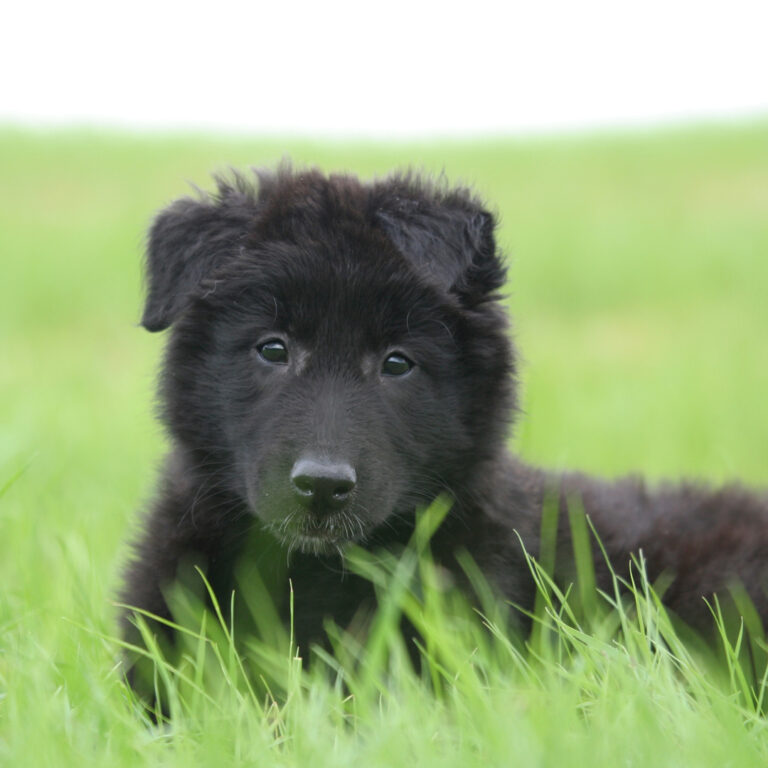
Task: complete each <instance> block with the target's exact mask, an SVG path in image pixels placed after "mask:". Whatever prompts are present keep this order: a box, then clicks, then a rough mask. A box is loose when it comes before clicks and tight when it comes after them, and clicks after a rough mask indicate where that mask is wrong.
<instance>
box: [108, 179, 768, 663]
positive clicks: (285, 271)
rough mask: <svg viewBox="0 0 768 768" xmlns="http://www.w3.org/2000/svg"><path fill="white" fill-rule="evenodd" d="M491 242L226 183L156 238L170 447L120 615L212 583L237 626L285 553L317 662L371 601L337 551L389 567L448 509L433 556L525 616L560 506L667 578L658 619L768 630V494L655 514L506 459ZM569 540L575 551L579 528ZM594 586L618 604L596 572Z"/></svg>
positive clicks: (439, 210)
mask: <svg viewBox="0 0 768 768" xmlns="http://www.w3.org/2000/svg"><path fill="white" fill-rule="evenodd" d="M494 226H495V222H494V219H493V217H492V215H491V214H490V213H489V212H488V211H487V210H486V209H485V208H484V207H483V205H482V204H481V203H480V202H478V201H477V199H476V198H475V197H473V196H472V194H470V193H469V192H468V191H467V190H465V189H454V188H448V187H444V186H442V185H440V184H435V183H432V182H430V181H429V180H425V179H419V178H416V177H414V176H409V175H404V176H393V177H391V178H388V179H385V180H383V181H378V182H374V183H370V184H363V183H361V182H360V181H358V180H357V179H355V178H353V177H350V176H330V177H325V176H323V175H321V174H320V173H318V172H315V171H310V172H292V171H290V170H288V169H282V170H279V171H278V172H277V173H274V174H272V173H260V174H258V179H257V180H254V181H253V182H251V181H247V180H245V179H244V178H243V177H240V176H235V177H233V179H231V180H219V181H218V191H217V193H216V194H215V195H213V196H211V197H201V198H199V199H188V198H187V199H182V200H179V201H177V202H175V203H174V204H173V205H171V206H170V207H169V208H167V209H166V210H165V211H163V212H162V213H161V214H160V215H159V216H158V217H157V219H156V220H155V222H154V224H153V226H152V228H151V231H150V235H149V247H148V255H147V277H148V296H147V302H146V309H145V312H144V317H143V320H142V324H143V325H144V327H145V328H147V329H148V330H150V331H161V330H164V329H166V328H168V327H169V326H170V327H172V330H171V335H170V337H169V340H168V347H167V353H166V359H165V365H164V369H163V375H162V378H161V387H160V391H161V399H162V404H163V410H162V418H163V421H164V423H165V425H166V427H167V429H168V431H169V433H170V436H171V439H172V441H173V449H172V452H171V455H170V456H169V458H168V461H167V466H166V469H165V473H164V477H163V481H162V485H161V488H160V492H159V494H158V496H157V499H156V501H155V503H154V504H153V506H152V509H151V510H150V513H149V515H148V517H147V520H146V527H145V531H144V534H143V536H142V538H141V540H140V541H139V543H138V546H137V547H136V553H135V554H136V556H135V559H134V560H133V562H132V564H131V565H130V568H129V571H128V578H127V586H126V589H125V592H124V595H123V600H124V602H126V603H127V604H129V605H132V606H135V607H138V608H141V609H145V610H148V611H150V612H152V613H155V614H158V615H160V616H169V608H168V605H167V602H166V599H165V597H164V594H165V590H166V589H167V588H168V587H169V585H170V584H172V583H173V582H174V581H175V580H177V579H186V578H187V577H186V576H185V575H184V574H185V572H186V571H187V570H188V569H189V568H190V567H191V566H192V565H199V566H201V567H202V568H203V569H204V570H205V572H206V574H207V575H208V578H209V580H210V581H211V584H212V585H213V587H214V589H215V590H216V592H217V593H218V594H219V597H220V599H221V602H222V603H223V604H227V603H228V594H229V591H230V590H231V589H232V587H233V572H234V565H235V563H236V561H237V560H238V557H240V556H241V555H242V552H243V548H244V547H245V546H246V541H247V540H249V538H250V539H252V538H253V536H254V535H255V537H256V539H257V540H258V541H259V543H260V546H261V551H262V553H263V552H265V551H271V552H272V553H273V554H274V553H277V555H278V557H277V558H275V560H276V561H277V560H279V561H280V562H282V563H285V562H286V560H287V558H286V551H291V550H292V551H293V556H292V557H291V558H290V559H289V563H290V565H289V566H288V567H289V572H288V573H282V574H281V575H280V577H279V579H277V583H276V585H274V586H275V587H276V589H277V591H278V594H275V595H274V598H275V599H276V600H277V601H278V603H280V601H281V599H282V597H283V596H284V593H285V590H286V589H287V584H288V577H290V579H291V581H292V584H293V589H294V595H295V598H294V599H295V608H294V613H295V622H296V636H297V641H298V643H299V645H300V646H301V647H302V648H303V649H304V650H306V648H307V645H308V644H309V643H311V642H312V641H314V640H318V639H320V638H321V637H322V634H323V630H322V623H323V620H324V618H326V617H331V618H333V619H334V620H335V621H336V622H337V623H338V624H340V625H342V626H344V625H346V624H348V623H349V622H350V621H351V620H352V619H353V617H354V616H355V614H356V612H357V611H358V610H359V609H360V608H361V605H363V604H364V603H366V601H367V600H369V598H370V597H371V594H370V590H369V588H368V585H367V584H366V583H364V582H363V581H362V580H358V579H355V578H351V577H350V576H349V575H347V577H346V578H344V579H342V577H341V575H340V569H339V568H338V567H337V565H335V563H337V560H338V556H339V552H340V551H341V549H342V547H343V546H344V545H345V544H346V543H348V542H356V543H357V544H359V545H362V546H364V547H369V548H376V547H392V548H396V547H397V546H399V545H401V544H403V543H404V542H405V541H407V540H408V538H409V536H410V535H411V533H412V530H413V525H414V510H415V509H416V508H417V507H420V506H424V505H426V504H428V503H429V502H431V501H432V500H433V499H434V498H435V497H436V496H438V495H439V494H441V493H447V494H448V495H449V496H450V497H451V499H452V502H453V504H452V508H451V510H450V513H449V515H448V517H447V519H446V520H445V522H444V523H443V525H442V526H441V527H440V529H439V530H438V532H437V534H436V535H435V537H434V540H433V542H432V546H433V551H434V553H435V555H436V557H437V558H438V559H439V560H440V562H441V563H442V564H443V566H444V567H446V568H448V569H455V571H456V572H457V573H458V572H459V567H458V565H457V564H456V563H455V560H454V557H453V556H454V553H455V552H456V550H458V549H463V550H467V551H468V552H469V553H470V555H471V556H472V557H473V558H474V560H475V561H476V563H477V564H478V566H479V567H480V569H481V570H482V571H483V573H484V574H485V576H486V577H487V578H488V579H489V580H490V581H491V582H493V584H495V586H496V588H497V589H498V590H499V592H500V593H501V594H502V595H503V596H505V597H506V598H508V599H510V600H512V601H514V602H515V603H517V604H519V605H522V606H531V604H532V601H533V598H534V588H533V581H532V578H531V575H530V572H529V569H528V566H527V564H526V561H525V558H524V555H523V552H522V548H521V546H520V540H522V541H523V542H524V544H525V547H526V549H527V550H528V552H530V553H531V554H533V555H536V554H537V552H538V537H539V529H540V518H541V511H542V505H543V503H544V499H545V497H546V495H547V494H549V493H554V494H557V495H558V496H559V498H560V500H561V506H562V507H563V509H565V508H566V503H567V500H569V499H574V498H577V499H578V500H579V501H580V503H581V504H583V507H584V509H585V510H586V512H587V513H588V514H589V516H590V518H591V520H592V521H593V523H594V525H595V527H596V529H597V531H598V533H599V535H600V538H601V540H602V544H603V545H604V547H605V548H606V550H607V552H608V555H609V558H610V560H611V562H612V564H613V566H614V567H615V568H616V569H617V570H618V571H619V572H625V570H626V568H627V565H628V563H629V560H630V556H631V554H632V553H636V552H638V550H639V549H641V548H642V550H643V553H644V556H645V559H646V561H647V567H648V572H649V576H650V577H651V578H652V579H653V578H656V577H657V576H658V575H660V574H661V573H663V572H666V573H667V574H669V575H670V576H671V577H673V578H674V580H673V581H672V584H671V586H670V587H669V589H668V590H667V591H666V593H665V601H666V602H667V604H668V605H669V606H670V607H671V608H672V609H673V610H674V611H675V612H676V613H677V614H679V615H680V616H681V617H682V618H683V619H685V620H686V621H688V622H689V623H692V624H694V625H697V626H701V625H703V624H704V623H705V622H706V620H707V617H708V613H709V609H708V608H707V606H706V604H705V602H704V600H703V599H702V598H703V597H706V596H710V595H712V594H713V593H715V592H717V591H726V590H727V588H728V586H729V584H730V582H731V581H732V580H734V579H738V580H740V581H741V582H742V583H743V584H745V585H746V587H747V589H748V591H749V594H750V596H751V597H752V599H753V601H754V602H755V604H756V606H757V608H758V611H759V613H760V615H761V616H762V617H763V618H765V617H768V602H767V601H766V597H765V592H764V591H763V589H762V587H763V585H764V584H765V582H766V577H768V498H767V497H766V496H765V495H762V496H761V495H757V494H754V493H750V492H747V491H745V490H743V489H741V488H739V487H737V486H731V487H728V488H725V489H722V490H718V491H710V490H707V489H704V488H701V487H697V486H695V485H678V486H665V487H661V488H659V489H656V490H655V491H653V492H650V491H648V490H647V489H646V487H645V486H644V485H643V483H642V482H641V481H640V480H636V479H624V480H619V481H617V482H603V481H600V480H594V479H590V478H587V477H585V476H581V475H576V474H566V475H553V474H548V473H545V472H543V471H540V470H537V469H533V468H530V467H528V466H525V465H524V464H522V463H521V462H520V461H519V460H517V459H515V458H513V457H511V456H509V455H508V454H507V452H506V450H505V439H506V437H507V433H508V427H509V424H510V421H511V417H512V416H513V414H514V413H515V354H514V350H513V348H512V346H511V343H510V340H509V338H508V334H507V332H506V330H507V329H506V321H505V318H504V316H503V313H502V309H501V306H500V303H499V301H498V299H499V293H498V292H499V291H500V289H501V288H502V287H503V285H504V281H505V269H504V266H503V264H502V262H501V260H500V256H499V254H498V252H497V248H496V244H495V241H494ZM560 517H561V519H566V518H567V515H560ZM249 532H250V533H249ZM254 532H255V534H254ZM558 535H559V542H558V552H562V553H565V552H569V551H571V547H570V543H569V541H568V537H569V528H568V525H567V522H566V523H565V524H561V525H560V528H559V534H558ZM246 556H250V555H246ZM262 556H263V555H259V557H262ZM558 568H562V574H563V578H566V577H567V576H566V574H567V572H568V568H567V566H566V565H562V566H558ZM596 569H597V577H598V582H599V583H600V584H602V585H603V586H607V585H608V583H607V579H608V572H607V569H606V568H605V566H604V564H603V561H602V559H601V558H597V560H596ZM280 590H283V595H281V594H279V592H280ZM129 625H130V621H129V620H128V614H126V627H128V626H129Z"/></svg>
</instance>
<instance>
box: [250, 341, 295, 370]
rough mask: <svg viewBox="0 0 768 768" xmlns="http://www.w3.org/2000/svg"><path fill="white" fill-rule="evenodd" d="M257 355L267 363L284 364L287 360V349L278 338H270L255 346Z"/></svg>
mask: <svg viewBox="0 0 768 768" xmlns="http://www.w3.org/2000/svg"><path fill="white" fill-rule="evenodd" d="M256 351H257V352H258V353H259V357H260V358H261V359H262V360H265V361H266V362H268V363H275V364H277V365H284V364H285V363H287V362H288V350H287V348H286V346H285V344H283V342H282V341H280V340H279V339H270V340H269V341H265V342H264V343H263V344H259V345H258V346H257V347H256Z"/></svg>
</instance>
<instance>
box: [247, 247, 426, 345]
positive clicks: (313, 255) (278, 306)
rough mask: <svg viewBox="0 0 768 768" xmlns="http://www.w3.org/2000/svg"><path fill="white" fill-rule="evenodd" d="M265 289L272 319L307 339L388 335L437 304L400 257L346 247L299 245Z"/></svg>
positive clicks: (400, 330)
mask: <svg viewBox="0 0 768 768" xmlns="http://www.w3.org/2000/svg"><path fill="white" fill-rule="evenodd" d="M267 294H269V296H270V297H271V300H272V304H273V307H274V311H275V323H276V324H277V325H279V326H281V327H283V328H285V330H286V331H287V332H289V333H291V335H293V336H295V337H297V338H304V339H307V340H311V339H317V338H318V337H321V336H337V337H338V336H358V337H359V336H360V335H361V334H362V335H366V334H370V335H371V336H372V337H376V338H377V341H378V342H381V341H384V340H387V341H388V340H391V338H392V337H396V336H398V335H402V333H403V332H404V330H406V329H407V327H408V324H409V322H411V320H414V321H415V319H416V315H419V314H421V313H422V312H423V311H427V310H428V309H431V310H432V311H435V310H436V309H437V307H436V301H435V296H434V292H433V291H431V290H430V289H429V287H428V286H426V285H424V284H423V283H422V282H421V281H420V279H419V277H418V275H416V274H415V272H414V271H413V270H411V269H410V268H408V266H407V265H406V264H405V263H404V261H403V260H402V259H397V258H391V256H389V255H385V254H380V255H379V257H376V255H375V254H374V255H373V257H372V254H371V253H365V252H355V251H349V250H347V251H339V252H337V253H335V254H332V255H330V256H329V254H328V253H323V252H322V249H321V251H320V252H318V251H314V252H312V251H302V252H300V253H298V254H296V259H295V260H294V261H293V262H292V263H287V262H285V261H282V262H281V263H280V264H279V265H278V268H277V269H276V270H271V274H270V275H269V278H268V279H267V280H266V281H265V283H264V285H263V286H262V296H264V297H265V298H266V295H267ZM414 313H416V315H414Z"/></svg>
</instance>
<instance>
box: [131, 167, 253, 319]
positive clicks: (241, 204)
mask: <svg viewBox="0 0 768 768" xmlns="http://www.w3.org/2000/svg"><path fill="white" fill-rule="evenodd" d="M232 191H234V190H232V189H231V188H227V187H226V186H225V185H223V183H222V182H220V183H219V195H218V197H216V198H213V199H208V198H203V199H201V200H194V199H192V198H182V199H181V200H177V201H176V202H175V203H172V204H171V205H170V206H168V208H166V209H165V210H164V211H162V212H161V213H160V214H159V215H158V216H157V218H156V219H155V221H154V223H153V224H152V227H151V228H150V230H149V241H148V244H147V260H146V275H147V301H146V304H145V306H144V314H143V316H142V318H141V324H142V325H143V326H144V327H145V328H146V329H147V330H148V331H162V330H164V329H165V328H167V327H168V326H169V325H170V324H171V323H172V322H173V321H174V320H175V319H176V318H177V317H178V316H179V314H180V313H181V312H182V311H183V310H184V309H185V308H186V306H187V305H188V303H189V302H190V300H191V299H192V298H193V297H194V296H195V295H196V292H197V290H198V289H199V287H200V284H201V282H202V281H203V280H204V279H205V278H206V277H207V276H208V275H210V274H211V273H212V272H213V271H214V270H215V269H216V268H217V267H218V266H220V265H221V264H223V263H225V262H226V261H228V260H229V259H230V258H232V257H233V256H234V255H235V254H236V253H237V251H238V248H239V246H240V245H241V243H242V242H243V241H244V239H245V238H246V236H247V235H248V225H249V222H250V220H251V219H252V216H253V213H254V211H253V208H252V207H250V206H249V205H248V202H252V201H249V200H247V199H244V198H243V197H242V196H241V199H240V200H232V199H231V197H230V196H228V195H227V194H226V193H227V192H232Z"/></svg>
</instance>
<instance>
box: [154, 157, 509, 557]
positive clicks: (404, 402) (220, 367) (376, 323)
mask: <svg viewBox="0 0 768 768" xmlns="http://www.w3.org/2000/svg"><path fill="white" fill-rule="evenodd" d="M493 230H494V222H493V219H492V217H491V215H490V214H489V213H487V212H486V211H485V210H484V209H483V208H482V207H481V206H480V205H479V204H478V203H477V202H476V201H475V200H474V198H473V197H472V196H471V195H470V194H469V193H468V192H466V191H465V190H445V189H441V188H437V187H435V186H433V185H431V184H429V183H427V182H424V181H421V180H419V179H415V178H413V177H409V176H401V177H394V178H390V179H388V180H385V181H382V182H378V183H374V184H371V185H363V184H361V183H360V182H358V181H357V180H356V179H354V178H351V177H345V176H335V177H334V176H331V177H328V178H326V177H324V176H322V175H321V174H320V173H317V172H306V173H294V172H291V171H289V170H285V169H284V170H281V171H279V172H278V173H276V174H274V175H271V174H259V181H258V184H255V183H254V184H251V183H249V182H246V181H245V180H243V179H242V178H241V177H235V179H234V181H223V180H220V181H219V182H218V193H217V194H216V195H215V196H212V197H204V198H202V199H189V198H187V199H183V200H179V201H177V202H176V203H174V204H173V205H171V206H170V207H169V208H167V209H166V210H165V211H163V212H162V213H161V214H160V215H159V216H158V217H157V219H156V220H155V222H154V224H153V226H152V228H151V230H150V235H149V246H148V254H147V281H148V294H147V302H146V306H145V310H144V316H143V319H142V324H143V325H144V326H145V327H146V328H147V329H148V330H151V331H159V330H163V329H165V328H167V327H169V326H172V336H171V340H170V343H169V346H168V351H167V356H166V364H165V368H164V375H163V378H162V397H163V405H164V409H163V416H164V420H165V422H166V425H167V426H168V428H169V430H170V432H171V434H172V436H173V437H174V439H175V440H176V441H178V442H179V443H180V444H181V445H182V446H183V447H184V448H185V449H186V450H187V451H189V452H190V453H191V454H193V455H194V456H195V457H196V459H195V461H194V462H192V463H193V464H194V465H195V466H196V467H197V469H196V470H195V471H198V472H200V473H201V474H202V475H204V476H205V478H206V479H207V481H208V482H209V483H212V484H213V485H218V486H219V487H225V488H226V489H227V490H228V491H231V492H234V493H236V494H237V495H238V496H239V497H240V498H241V499H242V500H243V501H244V502H245V503H246V504H247V505H248V507H249V508H250V510H251V511H252V512H253V513H254V514H255V515H257V516H258V517H259V518H260V519H261V520H262V521H263V522H264V523H265V524H266V526H267V527H268V528H269V529H270V530H271V531H272V532H273V533H274V534H275V535H276V536H277V537H278V538H279V539H280V540H281V541H283V542H284V543H286V544H287V545H288V546H291V547H299V548H301V549H302V550H305V551H311V552H316V553H323V552H326V551H329V550H332V549H333V548H334V547H336V548H338V547H339V546H340V545H341V544H343V543H344V542H347V541H352V540H355V541H365V540H367V539H369V538H371V537H374V536H376V535H379V533H377V532H381V531H383V530H386V528H387V524H388V523H391V522H392V519H393V518H394V517H396V516H398V515H403V514H406V513H407V512H408V511H410V510H413V508H414V507H416V506H419V505H424V504H427V503H429V502H430V501H431V500H432V499H433V498H434V497H435V496H436V495H437V494H438V493H440V492H441V491H448V492H451V493H454V494H455V495H461V494H462V493H466V492H467V489H468V488H469V487H475V488H476V487H477V485H478V483H479V484H482V482H483V478H482V476H481V475H482V471H481V467H482V465H483V462H484V459H486V458H488V457H490V456H491V455H493V454H494V452H496V451H498V450H499V448H500V445H501V441H502V439H503V434H504V431H505V427H506V423H505V420H506V418H507V415H508V413H509V408H510V406H511V405H512V402H511V400H512V390H511V374H512V373H513V370H512V368H513V359H512V356H511V351H510V347H509V343H508V340H507V338H506V334H505V323H504V321H503V317H502V315H501V313H500V310H499V308H498V306H497V302H496V298H497V294H496V291H497V290H498V289H499V288H500V287H501V285H502V284H503V280H504V269H503V266H502V265H501V263H500V260H499V258H498V255H497V253H496V246H495V242H494V236H493ZM478 475H480V476H478Z"/></svg>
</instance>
